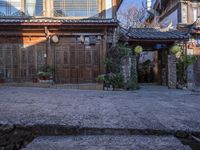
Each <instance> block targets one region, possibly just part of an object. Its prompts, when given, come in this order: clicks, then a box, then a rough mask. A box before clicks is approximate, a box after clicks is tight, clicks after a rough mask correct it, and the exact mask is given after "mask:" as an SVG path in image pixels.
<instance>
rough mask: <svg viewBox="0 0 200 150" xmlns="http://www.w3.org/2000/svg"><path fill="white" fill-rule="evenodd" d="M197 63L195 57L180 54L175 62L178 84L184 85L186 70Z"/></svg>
mask: <svg viewBox="0 0 200 150" xmlns="http://www.w3.org/2000/svg"><path fill="white" fill-rule="evenodd" d="M196 61H197V57H195V56H192V55H186V54H183V53H182V54H181V56H180V57H179V59H178V60H177V70H178V71H177V72H178V82H179V84H182V85H183V84H185V83H186V82H187V69H188V67H189V66H190V65H192V64H194V63H195V62H196Z"/></svg>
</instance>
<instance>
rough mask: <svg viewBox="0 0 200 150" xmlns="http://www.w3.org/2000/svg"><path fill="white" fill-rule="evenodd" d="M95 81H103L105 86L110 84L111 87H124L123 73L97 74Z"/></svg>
mask: <svg viewBox="0 0 200 150" xmlns="http://www.w3.org/2000/svg"><path fill="white" fill-rule="evenodd" d="M97 81H103V82H104V83H105V86H110V85H112V86H113V88H123V87H124V78H123V75H122V74H120V73H117V74H114V73H109V74H103V75H99V76H98V78H97Z"/></svg>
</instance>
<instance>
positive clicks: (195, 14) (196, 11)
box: [193, 8, 198, 22]
mask: <svg viewBox="0 0 200 150" xmlns="http://www.w3.org/2000/svg"><path fill="white" fill-rule="evenodd" d="M197 19H198V9H197V8H193V22H195V21H197Z"/></svg>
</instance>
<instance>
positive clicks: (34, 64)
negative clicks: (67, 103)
mask: <svg viewBox="0 0 200 150" xmlns="http://www.w3.org/2000/svg"><path fill="white" fill-rule="evenodd" d="M121 2H122V0H0V73H1V75H2V76H3V77H4V79H5V80H6V81H7V82H9V81H11V82H15V81H16V82H17V81H20V82H21V81H22V82H23V81H31V80H32V79H33V78H35V76H36V74H37V72H38V70H39V69H40V68H41V67H42V66H44V65H46V64H48V65H51V66H54V67H55V70H56V72H55V81H56V83H85V82H86V83H90V82H95V79H96V77H97V76H98V75H99V74H102V73H104V72H105V66H104V63H103V62H104V59H105V55H106V50H107V48H108V47H109V46H111V45H112V44H113V43H114V42H115V40H114V39H115V38H114V36H115V30H116V28H117V26H118V22H117V19H116V11H117V9H118V7H119V6H120V4H121Z"/></svg>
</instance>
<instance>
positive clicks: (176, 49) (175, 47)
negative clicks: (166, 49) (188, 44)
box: [170, 45, 181, 54]
mask: <svg viewBox="0 0 200 150" xmlns="http://www.w3.org/2000/svg"><path fill="white" fill-rule="evenodd" d="M170 51H171V53H172V54H176V53H178V52H181V47H180V46H179V45H174V46H172V47H171V49H170Z"/></svg>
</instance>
